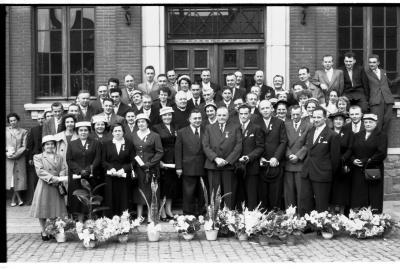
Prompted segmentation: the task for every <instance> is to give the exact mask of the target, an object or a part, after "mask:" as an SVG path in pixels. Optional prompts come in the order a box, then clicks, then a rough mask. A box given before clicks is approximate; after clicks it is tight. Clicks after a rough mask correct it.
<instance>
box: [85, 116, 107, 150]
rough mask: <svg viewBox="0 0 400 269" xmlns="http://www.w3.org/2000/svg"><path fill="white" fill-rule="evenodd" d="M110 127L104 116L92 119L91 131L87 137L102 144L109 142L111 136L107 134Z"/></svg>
mask: <svg viewBox="0 0 400 269" xmlns="http://www.w3.org/2000/svg"><path fill="white" fill-rule="evenodd" d="M109 129H110V126H109V125H108V122H107V119H106V117H104V116H93V117H92V131H91V132H90V134H89V137H90V138H91V139H93V140H96V141H99V142H100V143H101V144H103V143H104V142H105V141H108V140H111V139H112V135H111V134H110V132H109Z"/></svg>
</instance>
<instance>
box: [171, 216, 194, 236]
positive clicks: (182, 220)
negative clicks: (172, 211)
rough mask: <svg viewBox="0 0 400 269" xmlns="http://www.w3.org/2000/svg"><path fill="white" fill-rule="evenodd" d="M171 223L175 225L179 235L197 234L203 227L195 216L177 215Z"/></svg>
mask: <svg viewBox="0 0 400 269" xmlns="http://www.w3.org/2000/svg"><path fill="white" fill-rule="evenodd" d="M170 223H171V224H173V225H174V227H175V230H176V231H177V232H178V233H182V234H195V233H196V232H197V231H199V230H200V225H201V223H200V221H199V220H198V219H197V218H196V217H195V216H193V215H181V216H177V215H176V216H175V217H174V220H171V222H170Z"/></svg>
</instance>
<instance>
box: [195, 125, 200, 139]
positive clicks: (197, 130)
mask: <svg viewBox="0 0 400 269" xmlns="http://www.w3.org/2000/svg"><path fill="white" fill-rule="evenodd" d="M194 134H195V135H196V136H197V137H199V138H200V133H199V127H197V128H196V130H195V131H194Z"/></svg>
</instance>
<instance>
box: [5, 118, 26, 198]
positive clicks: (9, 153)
mask: <svg viewBox="0 0 400 269" xmlns="http://www.w3.org/2000/svg"><path fill="white" fill-rule="evenodd" d="M19 120H20V117H19V116H18V114H16V113H10V114H8V115H7V122H8V123H9V124H10V126H8V127H6V188H7V190H11V189H12V190H13V191H14V193H13V196H12V198H11V206H16V205H17V203H16V202H15V198H17V199H18V205H19V206H22V205H23V204H24V202H23V201H22V199H21V196H20V193H19V192H20V191H23V190H26V189H27V187H28V185H27V176H26V162H25V150H26V138H27V134H28V131H27V130H25V129H22V128H20V127H19V126H18V122H19Z"/></svg>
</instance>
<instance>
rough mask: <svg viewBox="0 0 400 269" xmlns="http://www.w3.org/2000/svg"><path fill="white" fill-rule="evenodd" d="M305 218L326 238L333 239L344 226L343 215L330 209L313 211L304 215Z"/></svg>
mask: <svg viewBox="0 0 400 269" xmlns="http://www.w3.org/2000/svg"><path fill="white" fill-rule="evenodd" d="M304 218H305V220H306V221H307V222H308V223H309V224H310V225H311V227H312V228H313V230H315V231H319V232H320V233H321V235H322V237H323V238H324V239H332V238H333V236H334V235H335V234H337V233H338V232H339V231H340V230H341V228H342V225H341V223H342V221H341V219H342V216H341V215H339V214H333V213H330V212H328V211H324V212H319V213H318V212H317V211H316V210H313V211H311V213H310V214H305V215H304Z"/></svg>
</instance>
